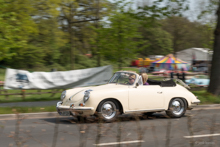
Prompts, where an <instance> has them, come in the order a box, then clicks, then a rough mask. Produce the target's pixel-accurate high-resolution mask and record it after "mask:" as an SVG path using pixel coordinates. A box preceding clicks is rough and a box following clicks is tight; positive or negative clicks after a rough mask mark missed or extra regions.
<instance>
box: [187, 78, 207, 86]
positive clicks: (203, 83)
mask: <svg viewBox="0 0 220 147" xmlns="http://www.w3.org/2000/svg"><path fill="white" fill-rule="evenodd" d="M209 81H210V80H209V77H208V76H207V75H196V76H194V77H193V78H191V79H188V80H185V82H186V84H188V85H197V86H201V87H207V86H208V85H209Z"/></svg>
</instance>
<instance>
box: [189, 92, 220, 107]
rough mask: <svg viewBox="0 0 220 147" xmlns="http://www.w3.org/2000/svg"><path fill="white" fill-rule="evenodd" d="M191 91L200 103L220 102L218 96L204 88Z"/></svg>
mask: <svg viewBox="0 0 220 147" xmlns="http://www.w3.org/2000/svg"><path fill="white" fill-rule="evenodd" d="M192 93H193V94H194V95H196V96H198V99H199V100H200V101H201V103H200V104H220V96H215V95H213V94H211V93H208V92H207V91H205V90H201V91H192Z"/></svg>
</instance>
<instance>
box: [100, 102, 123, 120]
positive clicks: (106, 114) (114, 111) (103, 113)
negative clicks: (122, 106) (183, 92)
mask: <svg viewBox="0 0 220 147" xmlns="http://www.w3.org/2000/svg"><path fill="white" fill-rule="evenodd" d="M97 111H98V113H99V117H100V118H101V119H103V120H104V121H106V122H113V121H114V120H115V119H116V118H117V116H118V114H119V104H118V102H117V101H115V100H105V101H102V102H101V103H100V104H99V106H98V109H97Z"/></svg>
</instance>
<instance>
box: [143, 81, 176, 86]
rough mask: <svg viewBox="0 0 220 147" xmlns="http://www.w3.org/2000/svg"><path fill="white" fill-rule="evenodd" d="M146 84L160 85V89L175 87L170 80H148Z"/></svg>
mask: <svg viewBox="0 0 220 147" xmlns="http://www.w3.org/2000/svg"><path fill="white" fill-rule="evenodd" d="M147 82H148V83H149V85H160V86H161V87H174V86H176V83H175V82H174V81H173V80H172V79H171V80H167V81H157V80H152V79H148V80H147Z"/></svg>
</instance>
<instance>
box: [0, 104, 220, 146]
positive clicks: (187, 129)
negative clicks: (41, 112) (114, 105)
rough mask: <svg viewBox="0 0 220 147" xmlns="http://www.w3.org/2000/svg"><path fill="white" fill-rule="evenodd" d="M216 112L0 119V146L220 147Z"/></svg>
mask: <svg viewBox="0 0 220 147" xmlns="http://www.w3.org/2000/svg"><path fill="white" fill-rule="evenodd" d="M219 112H220V109H219V108H216V109H212V108H209V109H202V110H192V111H187V113H186V115H185V116H184V117H182V118H178V119H170V118H167V117H166V115H165V113H157V114H154V115H153V116H152V117H149V118H147V117H143V116H138V117H135V116H132V115H124V116H120V117H119V120H118V121H116V122H113V123H98V122H99V120H97V119H95V118H92V117H91V118H88V119H87V120H85V122H84V123H82V122H77V120H76V119H74V118H73V117H59V118H57V117H50V118H32V119H23V118H20V119H7V120H0V146H1V147H7V146H22V147H28V146H29V147H39V146H50V147H51V146H56V147H79V146H81V147H95V146H110V147H115V146H118V144H119V142H120V143H121V146H123V147H124V146H129V147H136V146H142V147H154V146H155V147H163V146H170V147H176V146H180V147H187V146H199V147H200V146H207V147H208V146H220V117H219V114H220V113H219ZM210 134H211V135H210ZM198 135H200V136H198ZM201 135H203V136H201ZM193 137H196V138H193Z"/></svg>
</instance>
